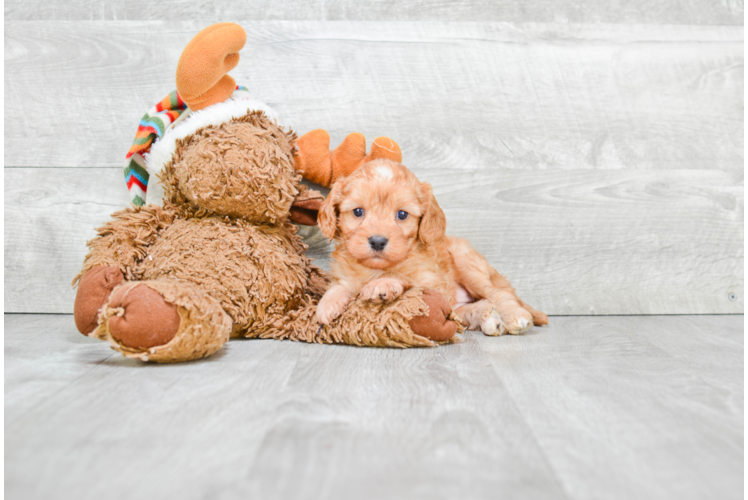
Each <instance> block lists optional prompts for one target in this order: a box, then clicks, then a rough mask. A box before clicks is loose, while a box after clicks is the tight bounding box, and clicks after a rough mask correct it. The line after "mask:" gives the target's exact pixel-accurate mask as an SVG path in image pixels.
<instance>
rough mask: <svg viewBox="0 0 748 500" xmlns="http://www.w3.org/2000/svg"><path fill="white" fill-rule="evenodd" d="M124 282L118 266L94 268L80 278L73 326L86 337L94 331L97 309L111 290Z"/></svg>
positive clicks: (104, 301) (74, 307)
mask: <svg viewBox="0 0 748 500" xmlns="http://www.w3.org/2000/svg"><path fill="white" fill-rule="evenodd" d="M124 281H125V277H124V276H123V274H122V271H120V268H119V267H118V266H99V267H94V268H92V269H89V270H88V271H87V272H86V273H85V274H84V275H83V276H81V279H80V282H79V283H78V292H77V293H76V295H75V305H74V306H73V317H74V318H75V326H76V327H77V328H78V331H79V332H81V333H82V334H83V335H88V334H89V333H91V332H92V331H94V330H95V329H96V324H97V319H98V314H99V309H101V306H103V305H104V304H105V303H106V301H107V299H108V298H109V296H110V295H111V294H112V290H114V288H115V287H116V286H117V285H120V284H122V283H123V282H124Z"/></svg>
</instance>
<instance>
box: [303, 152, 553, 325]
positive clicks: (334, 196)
mask: <svg viewBox="0 0 748 500" xmlns="http://www.w3.org/2000/svg"><path fill="white" fill-rule="evenodd" d="M318 224H319V228H320V230H321V232H322V234H323V235H324V236H326V237H327V238H328V239H330V240H332V239H335V241H336V248H335V251H334V252H333V254H332V257H333V261H332V263H331V267H332V274H333V278H334V280H335V284H334V285H333V286H332V287H331V288H330V289H328V290H327V292H326V293H325V295H324V296H323V297H322V299H321V300H320V302H319V306H318V307H317V321H319V322H320V323H322V324H329V323H330V322H331V321H332V320H333V319H335V318H336V317H338V316H339V315H340V314H342V313H343V311H345V308H346V306H347V305H348V303H349V302H350V301H351V299H352V298H353V297H355V296H356V295H357V294H360V296H361V298H363V299H364V300H373V301H389V300H392V299H394V298H396V297H398V296H399V295H400V294H402V293H403V291H404V290H405V289H407V288H408V287H411V286H414V285H420V286H423V287H426V288H434V289H436V290H438V291H440V292H441V293H443V294H444V295H445V296H446V297H447V298H448V299H449V300H450V302H451V304H452V307H453V309H454V311H455V314H456V315H457V316H458V317H459V318H460V319H461V320H462V321H463V323H465V324H466V325H467V326H468V328H470V329H471V330H478V329H479V330H481V331H482V332H483V333H485V334H486V335H501V334H503V333H505V332H506V333H511V334H519V333H522V332H524V331H525V330H527V329H528V328H529V327H530V326H531V325H532V324H535V325H544V324H548V318H547V316H546V315H545V314H543V313H542V312H539V311H536V310H535V309H533V308H532V307H530V306H528V305H527V304H525V303H524V302H522V300H520V299H519V297H517V295H516V294H515V293H514V289H513V288H512V286H511V285H510V284H509V282H508V281H507V280H506V278H504V277H503V276H502V275H500V274H499V273H498V272H496V270H495V269H493V268H492V267H491V266H490V265H489V264H488V262H487V261H486V259H485V258H484V257H483V256H482V255H481V254H479V253H478V252H476V251H475V249H473V247H472V246H471V245H470V243H468V242H467V240H464V239H462V238H455V237H451V236H445V234H444V231H445V229H446V226H447V221H446V218H445V217H444V212H443V211H442V209H441V208H439V204H438V203H437V202H436V198H434V195H433V193H432V191H431V186H430V185H429V184H426V183H424V182H419V181H418V179H417V178H416V176H415V175H413V173H412V172H411V171H410V170H408V169H407V168H406V167H405V166H403V165H401V164H399V163H395V162H392V161H389V160H374V161H371V162H369V163H367V164H365V165H363V166H362V167H361V168H359V169H358V170H356V171H355V172H353V173H352V174H351V175H350V176H348V177H345V178H342V179H339V180H338V181H337V182H336V183H335V185H334V186H333V188H332V190H331V191H330V194H329V195H328V196H327V198H326V199H325V201H324V203H323V204H322V207H321V208H320V210H319V217H318Z"/></svg>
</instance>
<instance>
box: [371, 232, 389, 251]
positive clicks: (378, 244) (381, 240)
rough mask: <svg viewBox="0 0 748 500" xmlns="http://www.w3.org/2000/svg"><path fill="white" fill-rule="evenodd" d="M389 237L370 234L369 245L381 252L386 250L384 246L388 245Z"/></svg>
mask: <svg viewBox="0 0 748 500" xmlns="http://www.w3.org/2000/svg"><path fill="white" fill-rule="evenodd" d="M387 241H388V240H387V238H385V237H384V236H370V237H369V246H370V247H371V248H372V250H376V251H377V252H379V251H380V250H384V247H386V246H387Z"/></svg>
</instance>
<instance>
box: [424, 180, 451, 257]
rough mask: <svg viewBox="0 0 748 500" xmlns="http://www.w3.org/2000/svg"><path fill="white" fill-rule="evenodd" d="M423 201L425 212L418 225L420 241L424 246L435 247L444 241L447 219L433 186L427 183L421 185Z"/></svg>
mask: <svg viewBox="0 0 748 500" xmlns="http://www.w3.org/2000/svg"><path fill="white" fill-rule="evenodd" d="M421 199H422V200H423V202H422V203H423V205H422V206H423V209H424V210H423V215H422V216H421V222H420V224H419V225H418V239H419V240H421V242H422V243H423V244H424V245H427V246H428V245H434V244H436V243H439V242H440V241H441V240H443V239H444V234H445V231H446V230H447V218H446V217H445V216H444V212H443V211H442V209H441V207H440V206H439V204H438V203H437V202H436V198H435V197H434V193H433V191H432V190H431V186H430V185H429V184H427V183H425V182H424V183H423V184H421Z"/></svg>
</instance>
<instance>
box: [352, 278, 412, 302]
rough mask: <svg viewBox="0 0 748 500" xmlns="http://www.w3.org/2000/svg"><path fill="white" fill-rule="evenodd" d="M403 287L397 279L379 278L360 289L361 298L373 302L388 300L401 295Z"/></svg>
mask: <svg viewBox="0 0 748 500" xmlns="http://www.w3.org/2000/svg"><path fill="white" fill-rule="evenodd" d="M403 289H404V287H403V284H402V282H401V281H400V280H398V279H395V278H379V279H375V280H373V281H371V282H369V283H368V284H367V285H366V286H364V287H363V288H362V289H361V298H362V299H364V300H371V301H374V302H388V301H390V300H394V299H396V298H397V297H399V296H400V295H402V293H403Z"/></svg>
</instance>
